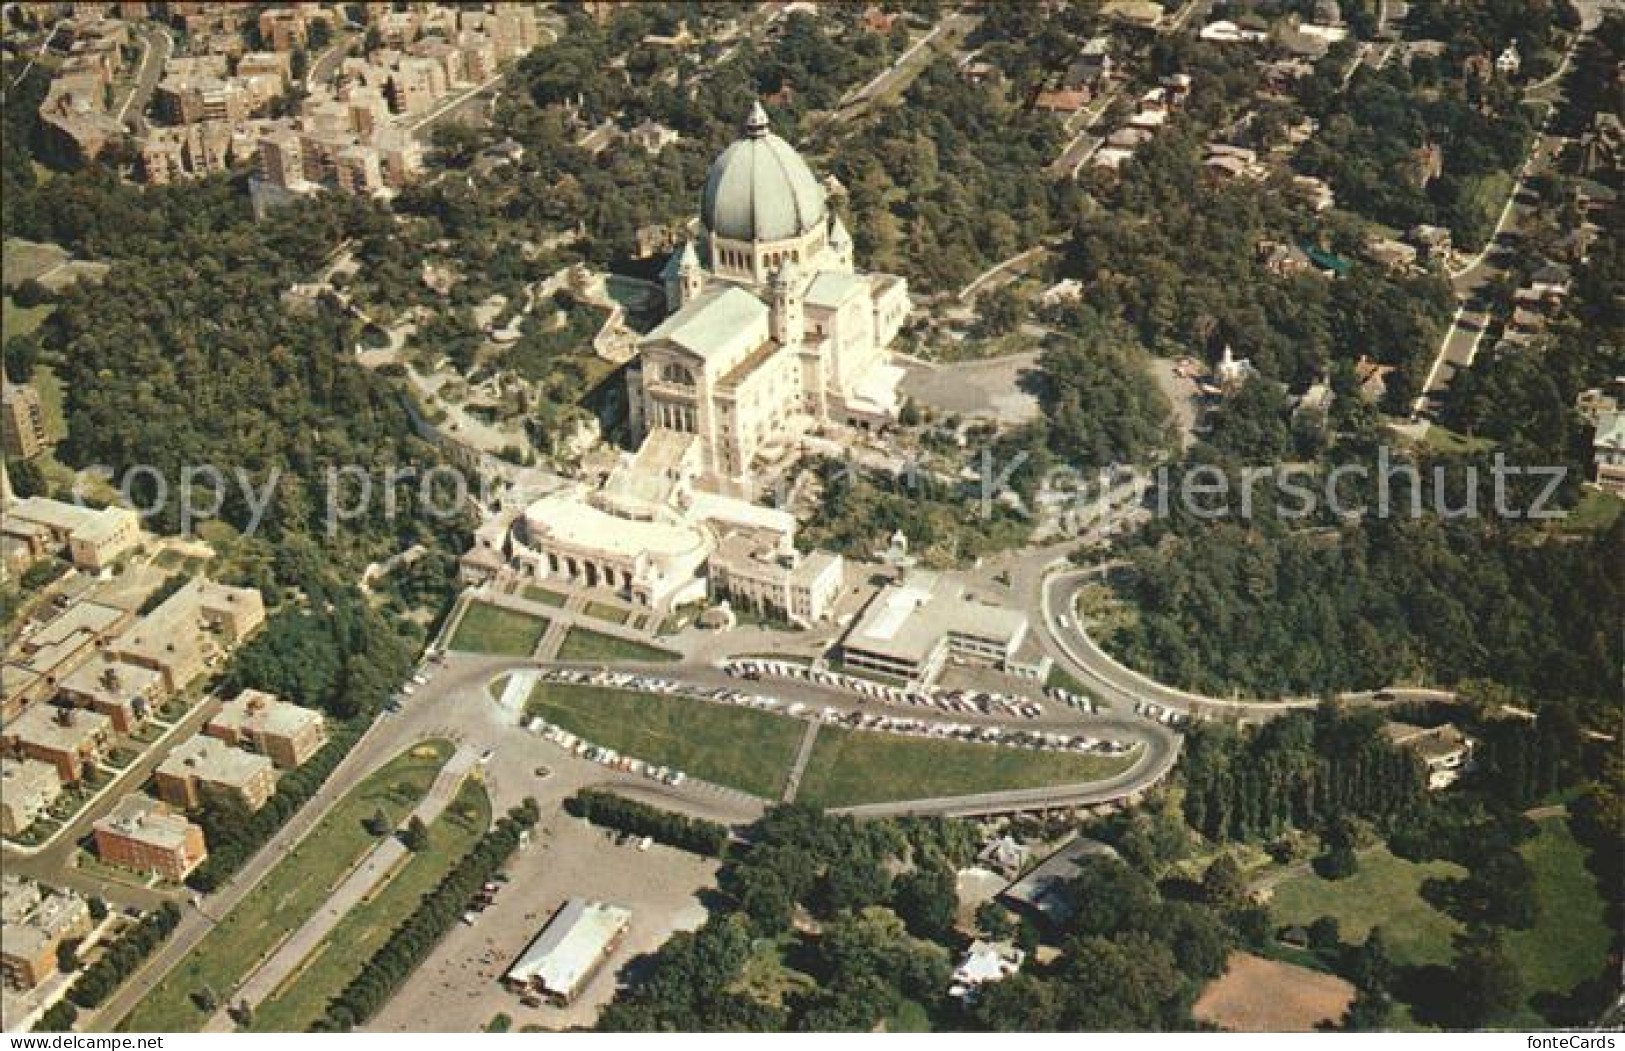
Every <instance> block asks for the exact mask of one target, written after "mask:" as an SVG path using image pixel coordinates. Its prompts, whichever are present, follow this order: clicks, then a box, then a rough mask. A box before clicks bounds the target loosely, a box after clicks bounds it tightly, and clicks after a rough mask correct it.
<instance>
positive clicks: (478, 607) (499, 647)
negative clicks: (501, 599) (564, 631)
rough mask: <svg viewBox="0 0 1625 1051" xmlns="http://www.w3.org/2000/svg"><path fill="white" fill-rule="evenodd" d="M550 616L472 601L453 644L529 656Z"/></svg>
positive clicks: (461, 647) (451, 645) (453, 637)
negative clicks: (533, 614) (534, 614)
mask: <svg viewBox="0 0 1625 1051" xmlns="http://www.w3.org/2000/svg"><path fill="white" fill-rule="evenodd" d="M547 623H548V622H547V620H546V619H545V618H542V617H533V616H531V615H530V614H529V613H519V612H516V611H514V610H511V609H503V608H502V607H500V606H493V605H490V604H489V603H485V602H470V603H469V604H468V609H467V611H466V612H465V613H464V614H463V619H462V620H461V621H459V622H458V623H457V631H456V632H455V633H453V634H452V637H451V643H450V648H451V649H454V650H466V651H469V652H472V653H496V654H500V655H502V656H507V657H529V656H530V655H531V654H532V653H533V652H535V650H536V644H537V643H538V642H541V641H542V635H543V634H545V633H546V631H547Z"/></svg>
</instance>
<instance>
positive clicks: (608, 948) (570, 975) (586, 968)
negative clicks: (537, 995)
mask: <svg viewBox="0 0 1625 1051" xmlns="http://www.w3.org/2000/svg"><path fill="white" fill-rule="evenodd" d="M631 922H632V913H631V912H630V911H629V910H627V909H623V908H621V907H620V906H618V905H606V904H604V903H603V902H601V901H588V900H586V899H585V898H571V899H570V900H569V901H567V902H565V903H564V907H563V908H561V909H559V911H558V912H556V913H554V914H553V918H552V919H551V920H549V921H547V926H545V927H543V928H542V930H541V933H540V934H538V935H536V937H535V939H534V940H533V941H531V943H530V944H529V945H527V946H526V947H525V951H524V952H522V953H520V954H519V959H518V960H516V961H515V962H514V965H513V966H512V967H510V968H508V973H507V975H506V976H505V977H506V979H507V981H508V982H509V983H511V984H513V985H518V986H523V987H528V988H533V989H536V990H537V991H539V992H542V993H544V994H546V995H547V996H549V997H552V998H553V999H554V1000H556V1001H558V1002H559V1003H562V1004H568V1003H570V1002H571V1001H572V1000H574V999H575V997H576V995H577V994H579V993H580V992H581V990H582V988H583V987H584V986H586V984H587V982H588V981H589V980H591V978H592V976H593V974H594V973H596V972H597V970H598V968H599V967H600V966H601V965H602V964H603V962H604V961H605V960H606V959H608V958H609V955H610V953H612V952H614V951H615V946H616V945H617V944H619V943H620V940H621V938H622V937H623V936H624V935H625V934H626V928H627V927H628V925H630V924H631Z"/></svg>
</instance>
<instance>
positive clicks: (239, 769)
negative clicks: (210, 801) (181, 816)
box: [154, 735, 276, 810]
mask: <svg viewBox="0 0 1625 1051" xmlns="http://www.w3.org/2000/svg"><path fill="white" fill-rule="evenodd" d="M154 779H155V780H156V782H157V785H158V796H159V798H160V799H162V800H163V801H164V802H166V803H168V804H170V805H171V806H175V807H179V808H180V809H182V810H196V809H197V808H198V807H199V806H201V805H203V801H204V800H205V799H206V798H207V797H209V796H211V795H234V796H236V797H237V798H238V799H239V800H240V801H241V802H242V804H243V805H244V806H246V807H247V808H248V809H249V810H258V809H259V808H260V807H262V806H264V805H265V801H266V800H267V799H270V798H271V793H272V792H274V791H276V773H275V767H274V766H273V765H272V763H271V760H269V759H267V758H266V757H265V756H263V755H255V754H254V753H252V752H245V751H243V750H242V749H240V748H233V747H231V745H229V744H227V743H225V742H224V741H222V740H220V739H219V738H217V737H205V736H202V735H199V736H197V737H191V738H188V739H187V740H185V741H183V742H181V743H180V744H179V745H177V746H176V747H175V750H174V751H172V752H170V753H169V755H168V756H167V757H166V758H165V759H164V761H163V762H162V763H160V764H159V765H158V769H157V771H156V773H155V774H154Z"/></svg>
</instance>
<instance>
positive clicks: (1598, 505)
mask: <svg viewBox="0 0 1625 1051" xmlns="http://www.w3.org/2000/svg"><path fill="white" fill-rule="evenodd" d="M1621 513H1625V500H1621V499H1620V498H1619V497H1617V496H1615V495H1613V494H1612V493H1605V492H1603V491H1601V490H1600V489H1587V490H1585V491H1584V492H1583V493H1581V494H1580V502H1579V503H1577V504H1575V505H1574V510H1573V511H1571V512H1569V514H1568V516H1567V517H1566V518H1564V519H1563V521H1562V522H1560V523H1558V526H1559V528H1561V529H1563V530H1565V531H1569V532H1587V533H1606V532H1607V531H1608V530H1609V529H1611V528H1613V525H1614V523H1615V522H1616V521H1618V520H1619V516H1620V514H1621Z"/></svg>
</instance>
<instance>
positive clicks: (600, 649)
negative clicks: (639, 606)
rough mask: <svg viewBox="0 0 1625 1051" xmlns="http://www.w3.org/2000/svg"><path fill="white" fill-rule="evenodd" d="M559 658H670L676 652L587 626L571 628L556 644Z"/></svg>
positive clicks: (675, 655) (649, 659) (614, 659)
mask: <svg viewBox="0 0 1625 1051" xmlns="http://www.w3.org/2000/svg"><path fill="white" fill-rule="evenodd" d="M558 659H559V660H561V661H674V660H676V659H677V654H675V653H673V652H672V651H670V650H663V649H661V648H660V647H658V646H650V645H647V644H646V643H642V642H633V641H631V640H630V639H621V638H616V637H615V636H614V635H605V634H604V633H603V632H601V631H593V630H591V629H590V628H571V629H570V633H569V634H568V635H566V636H564V641H563V642H562V643H560V644H559V655H558Z"/></svg>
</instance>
